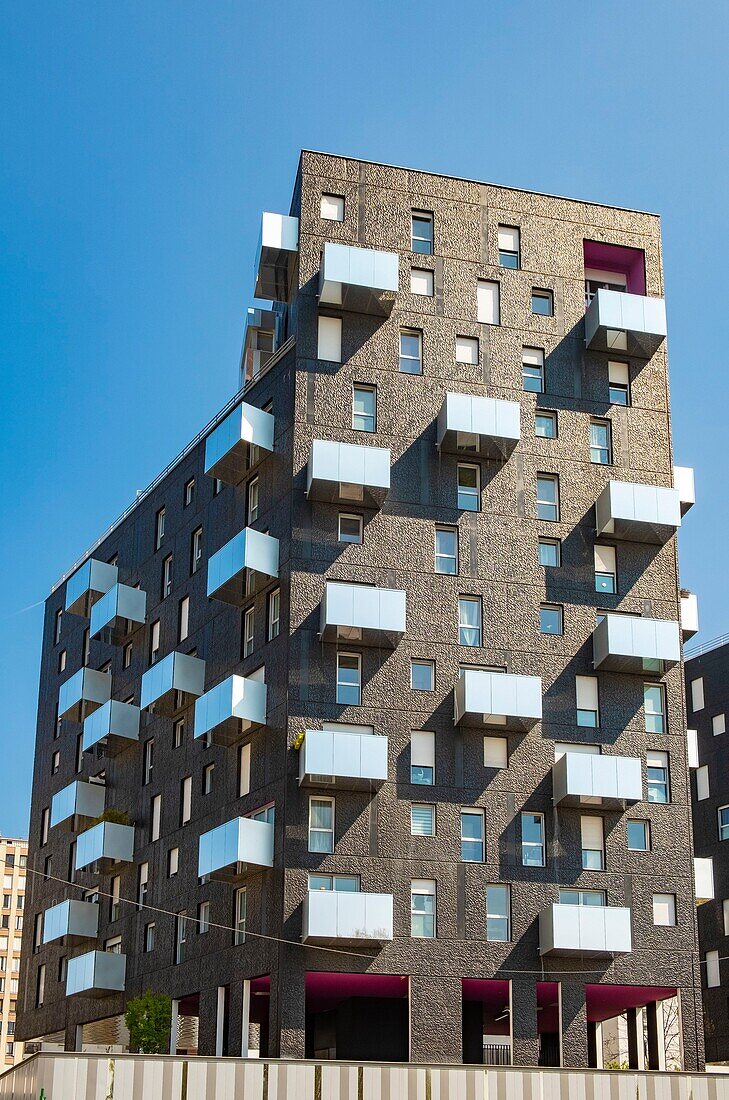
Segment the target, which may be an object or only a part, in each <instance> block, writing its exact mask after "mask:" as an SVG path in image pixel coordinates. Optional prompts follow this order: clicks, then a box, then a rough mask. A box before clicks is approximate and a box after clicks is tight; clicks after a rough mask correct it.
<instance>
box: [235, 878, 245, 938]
mask: <svg viewBox="0 0 729 1100" xmlns="http://www.w3.org/2000/svg"><path fill="white" fill-rule="evenodd" d="M247 909H248V894H247V891H246V888H245V886H239V887H238V889H237V890H236V892H235V902H234V909H233V927H234V929H235V931H234V933H233V943H234V944H235V945H236V947H238V946H239V945H240V944H241V943H245V942H246V913H247Z"/></svg>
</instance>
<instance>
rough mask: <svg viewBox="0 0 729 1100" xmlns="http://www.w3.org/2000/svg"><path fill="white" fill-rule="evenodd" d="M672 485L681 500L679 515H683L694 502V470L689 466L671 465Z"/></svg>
mask: <svg viewBox="0 0 729 1100" xmlns="http://www.w3.org/2000/svg"><path fill="white" fill-rule="evenodd" d="M673 486H674V488H675V489H676V491H677V493H678V499H679V500H680V501H681V515H682V516H685V515H686V513H687V512H688V510H689V508H692V507H693V506H694V504H695V503H696V485H695V484H694V471H693V469H692V468H691V467H690V466H674V467H673Z"/></svg>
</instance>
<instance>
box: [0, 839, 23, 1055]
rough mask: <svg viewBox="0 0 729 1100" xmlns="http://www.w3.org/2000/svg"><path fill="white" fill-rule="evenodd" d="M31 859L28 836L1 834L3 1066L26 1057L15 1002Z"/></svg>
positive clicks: (0, 1018) (0, 1032) (0, 1051)
mask: <svg viewBox="0 0 729 1100" xmlns="http://www.w3.org/2000/svg"><path fill="white" fill-rule="evenodd" d="M27 859H28V841H27V840H21V839H19V838H18V837H4V836H0V864H1V865H2V867H3V899H2V912H1V914H0V1066H12V1065H13V1064H14V1063H15V1062H19V1061H21V1059H22V1057H23V1044H22V1043H16V1041H15V1006H16V1004H17V998H18V977H19V974H20V941H21V938H22V934H23V910H24V908H25V865H26V862H27Z"/></svg>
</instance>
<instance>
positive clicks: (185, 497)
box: [182, 477, 195, 508]
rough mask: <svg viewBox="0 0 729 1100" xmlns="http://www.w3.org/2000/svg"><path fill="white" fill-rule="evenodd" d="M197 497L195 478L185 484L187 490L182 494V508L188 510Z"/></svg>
mask: <svg viewBox="0 0 729 1100" xmlns="http://www.w3.org/2000/svg"><path fill="white" fill-rule="evenodd" d="M194 496H195V478H194V477H191V478H190V480H189V481H186V482H185V488H184V490H183V494H182V506H183V508H188V507H189V506H190V505H191V504H192V501H193V498H194Z"/></svg>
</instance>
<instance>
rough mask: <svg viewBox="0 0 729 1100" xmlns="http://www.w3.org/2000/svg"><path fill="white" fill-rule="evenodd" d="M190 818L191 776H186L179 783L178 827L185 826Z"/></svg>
mask: <svg viewBox="0 0 729 1100" xmlns="http://www.w3.org/2000/svg"><path fill="white" fill-rule="evenodd" d="M191 817H192V776H191V775H186V776H185V778H184V779H183V780H182V781H181V783H180V825H181V826H182V825H187V823H188V822H189V820H190V818H191Z"/></svg>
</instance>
